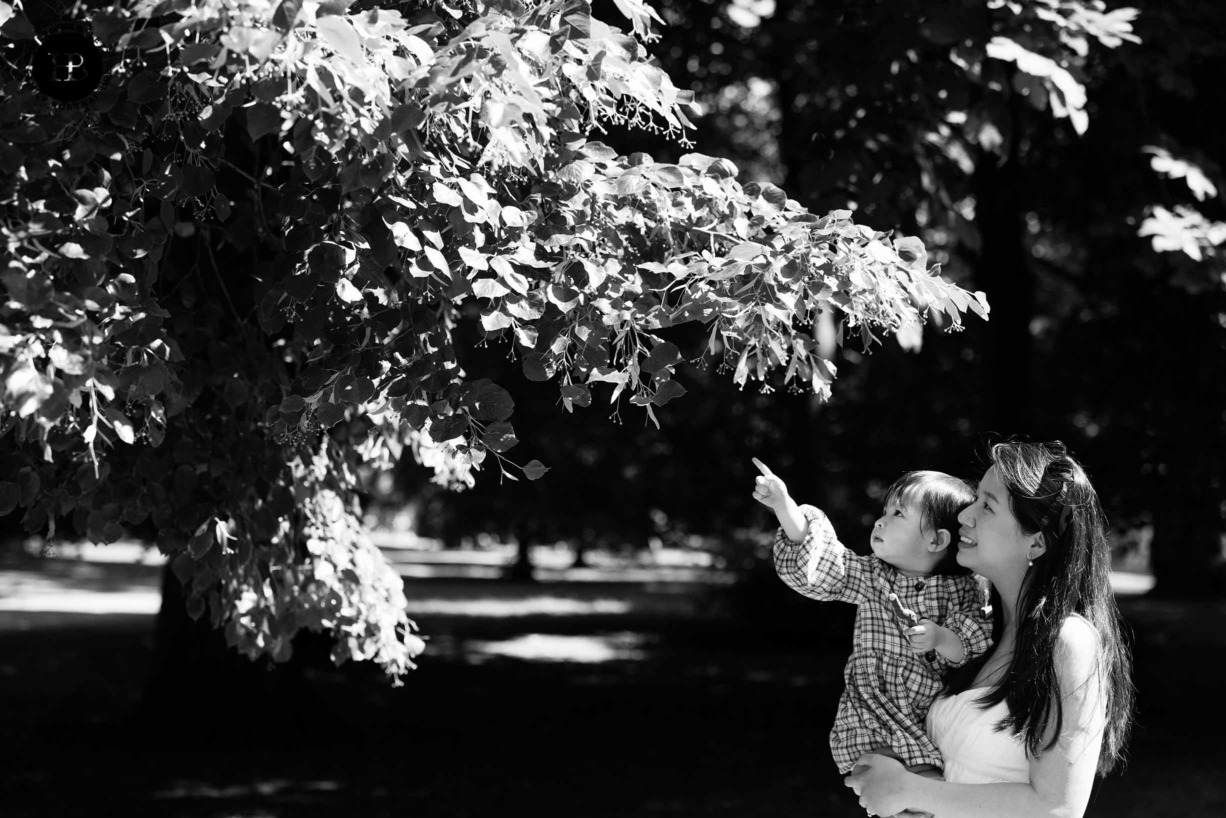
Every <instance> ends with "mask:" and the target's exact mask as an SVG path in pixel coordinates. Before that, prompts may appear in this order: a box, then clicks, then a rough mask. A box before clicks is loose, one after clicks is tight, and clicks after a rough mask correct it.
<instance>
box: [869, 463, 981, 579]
mask: <svg viewBox="0 0 1226 818" xmlns="http://www.w3.org/2000/svg"><path fill="white" fill-rule="evenodd" d="M895 501H897V503H898V504H899V505H900V506H903V507H904V508H918V509H919V510H920V514H921V515H923V516H922V527H923V528H924V529H926V530H929V531H932V532H934V533H935V532H936V531H938V530H940V529H942V528H943V529H945V530H946V531H948V532H949V537H950V543H949V547H948V548H947V549H945V553H944V554H943V555H942V556H941V561H940V562H938V563H937V566H936V573H938V574H944V575H947V576H957V575H960V574H969V573H970V569H969V568H964V567H962V566H961V565H959V564H958V546H957V542H956V540H957V538H958V527H959V526H958V515H959V514H961V513H962V510H963V509H965V508H966V507H967V506H969V505H970V504H971V503H973V502H975V489H974V488H973V487H972V486H971V484H970V483H967V482H966V481H965V480H960V479H959V478H957V477H954V476H953V475H949V474H946V473H945V472H941V471H909V472H907V473H906V474H904V475H903V476H902V477H899V478H898V479H897V480H895V481H894V483H893V485H891V486H890V487H889V488H888V489H886V492H885V503H884V504H885V505H887V506H888V505H889V504H890V503H891V502H895Z"/></svg>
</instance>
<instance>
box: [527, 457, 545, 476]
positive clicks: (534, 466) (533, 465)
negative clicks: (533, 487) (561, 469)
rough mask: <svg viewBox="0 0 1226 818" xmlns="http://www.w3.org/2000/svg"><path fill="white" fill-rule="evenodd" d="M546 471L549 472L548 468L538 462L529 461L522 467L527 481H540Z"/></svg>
mask: <svg viewBox="0 0 1226 818" xmlns="http://www.w3.org/2000/svg"><path fill="white" fill-rule="evenodd" d="M547 471H549V467H548V466H546V465H545V464H544V463H542V462H541V461H539V460H530V461H528V463H527V465H525V466H524V476H525V477H527V478H528V479H529V480H540V479H541V478H542V477H544V476H545V472H547Z"/></svg>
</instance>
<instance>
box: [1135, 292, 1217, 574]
mask: <svg viewBox="0 0 1226 818" xmlns="http://www.w3.org/2000/svg"><path fill="white" fill-rule="evenodd" d="M1160 301H1161V302H1162V305H1161V306H1159V308H1158V310H1156V311H1155V312H1156V313H1157V314H1155V315H1152V316H1150V317H1149V320H1154V321H1156V322H1158V325H1159V326H1162V327H1169V328H1176V327H1177V328H1178V330H1179V333H1180V340H1181V343H1180V344H1178V345H1171V346H1169V347H1167V349H1168V351H1167V353H1166V354H1167V355H1168V356H1170V357H1169V358H1167V359H1166V360H1161V359H1158V360H1153V361H1151V366H1152V367H1153V368H1154V375H1155V378H1154V381H1153V384H1152V386H1151V387H1150V388H1152V389H1154V390H1155V392H1156V393H1157V395H1156V398H1157V399H1156V401H1155V403H1156V404H1157V407H1158V411H1157V412H1155V415H1156V417H1155V418H1153V422H1154V423H1155V425H1156V426H1157V427H1158V442H1159V449H1158V452H1159V457H1158V458H1157V461H1158V464H1159V465H1158V468H1159V470H1160V471H1159V474H1158V475H1157V479H1156V481H1155V482H1156V485H1157V487H1158V492H1157V497H1156V504H1155V507H1154V537H1153V545H1152V549H1151V551H1150V559H1151V566H1152V568H1153V572H1154V578H1155V580H1156V582H1155V585H1154V589H1153V591H1152V593H1153V594H1155V595H1158V596H1165V597H1175V596H1179V597H1205V596H1211V595H1221V594H1223V593H1226V574H1224V571H1223V563H1222V556H1223V554H1222V532H1223V519H1222V511H1223V503H1224V500H1226V470H1224V469H1223V457H1224V455H1223V450H1224V449H1226V432H1224V429H1223V423H1222V407H1223V406H1226V387H1224V386H1223V380H1222V373H1223V372H1226V341H1224V338H1223V332H1222V329H1221V327H1220V326H1219V325H1218V324H1217V313H1218V311H1219V309H1220V308H1221V307H1222V305H1221V303H1220V299H1214V298H1211V297H1209V296H1206V295H1194V294H1189V293H1184V292H1176V293H1170V294H1168V295H1167V296H1166V297H1163V298H1161V299H1160ZM1215 302H1216V303H1217V308H1215V306H1214V304H1215Z"/></svg>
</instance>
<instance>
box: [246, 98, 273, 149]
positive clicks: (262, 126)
mask: <svg viewBox="0 0 1226 818" xmlns="http://www.w3.org/2000/svg"><path fill="white" fill-rule="evenodd" d="M245 110H246V113H247V134H248V135H249V136H250V137H251V141H252V142H254V141H256V140H258V139H259V138H260V137H262V136H268V135H269V134H279V133H280V132H281V109H280V108H278V107H277V106H275V105H273V104H271V103H268V102H256V103H255V104H253V105H251V106H249V107H248V108H246V109H245Z"/></svg>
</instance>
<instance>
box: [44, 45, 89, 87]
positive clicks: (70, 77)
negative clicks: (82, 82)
mask: <svg viewBox="0 0 1226 818" xmlns="http://www.w3.org/2000/svg"><path fill="white" fill-rule="evenodd" d="M84 66H85V55H84V54H79V53H77V52H75V51H60V52H58V53H55V54H52V55H51V79H52V80H53V81H55V82H75V81H76V80H78V79H84V77H82V76H78V72H81V69H82V68H83V67H84ZM81 73H83V72H81Z"/></svg>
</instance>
